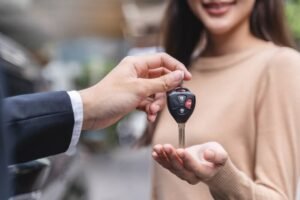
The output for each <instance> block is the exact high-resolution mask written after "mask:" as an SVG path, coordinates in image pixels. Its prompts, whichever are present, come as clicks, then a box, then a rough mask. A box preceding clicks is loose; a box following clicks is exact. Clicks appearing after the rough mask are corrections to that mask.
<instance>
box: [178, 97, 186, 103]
mask: <svg viewBox="0 0 300 200" xmlns="http://www.w3.org/2000/svg"><path fill="white" fill-rule="evenodd" d="M177 98H178V101H179V102H180V103H182V104H183V103H184V102H185V100H186V96H185V95H178V97H177Z"/></svg>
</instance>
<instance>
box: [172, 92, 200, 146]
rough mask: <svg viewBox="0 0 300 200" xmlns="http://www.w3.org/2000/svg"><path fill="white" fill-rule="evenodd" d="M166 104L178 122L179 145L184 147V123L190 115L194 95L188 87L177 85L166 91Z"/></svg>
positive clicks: (194, 100)
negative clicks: (173, 88)
mask: <svg viewBox="0 0 300 200" xmlns="http://www.w3.org/2000/svg"><path fill="white" fill-rule="evenodd" d="M167 104H168V109H169V112H170V114H171V115H172V116H173V118H174V119H175V121H176V122H177V124H178V131H179V147H180V148H184V147H185V123H186V122H187V120H188V119H189V118H190V116H191V115H192V113H193V111H194V108H195V105H196V97H195V95H194V94H193V93H191V92H190V91H189V90H188V89H186V88H182V87H178V88H176V89H175V90H172V91H170V92H168V93H167Z"/></svg>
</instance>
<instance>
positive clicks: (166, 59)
mask: <svg viewBox="0 0 300 200" xmlns="http://www.w3.org/2000/svg"><path fill="white" fill-rule="evenodd" d="M124 62H127V63H131V64H133V65H134V66H135V68H136V71H137V73H138V74H139V75H143V74H144V72H145V71H149V70H153V69H157V68H165V69H167V70H168V71H175V70H181V71H183V72H184V80H190V79H191V78H192V75H191V73H190V72H188V70H187V69H186V67H185V66H184V65H183V64H182V63H181V62H179V61H178V60H176V59H175V58H173V57H171V56H170V55H168V54H166V53H156V54H152V55H146V56H139V57H127V58H125V59H124Z"/></svg>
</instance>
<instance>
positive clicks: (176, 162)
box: [163, 144, 199, 184]
mask: <svg viewBox="0 0 300 200" xmlns="http://www.w3.org/2000/svg"><path fill="white" fill-rule="evenodd" d="M163 148H164V151H165V153H166V155H167V157H168V159H169V161H170V164H171V167H172V169H170V171H171V172H173V173H174V174H175V175H177V176H178V177H179V178H181V179H183V180H186V181H187V182H188V183H190V184H196V183H198V182H199V179H198V178H197V177H196V176H195V175H194V173H192V172H190V171H188V170H186V169H185V168H184V166H183V161H182V160H181V159H180V158H179V156H178V155H177V153H176V149H175V148H174V147H173V146H172V145H169V144H166V145H163Z"/></svg>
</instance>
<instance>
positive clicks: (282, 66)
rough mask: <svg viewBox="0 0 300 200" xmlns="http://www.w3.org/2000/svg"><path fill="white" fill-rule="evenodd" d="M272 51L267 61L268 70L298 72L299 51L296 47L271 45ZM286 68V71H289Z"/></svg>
mask: <svg viewBox="0 0 300 200" xmlns="http://www.w3.org/2000/svg"><path fill="white" fill-rule="evenodd" d="M272 49H273V53H272V54H271V57H270V59H269V61H268V64H267V66H268V68H269V70H272V71H273V70H276V71H282V70H284V71H287V69H290V70H292V69H293V70H296V71H297V72H300V53H299V51H297V50H296V49H293V48H290V47H283V46H277V45H273V48H272ZM290 70H288V71H290ZM293 70H292V71H293Z"/></svg>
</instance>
